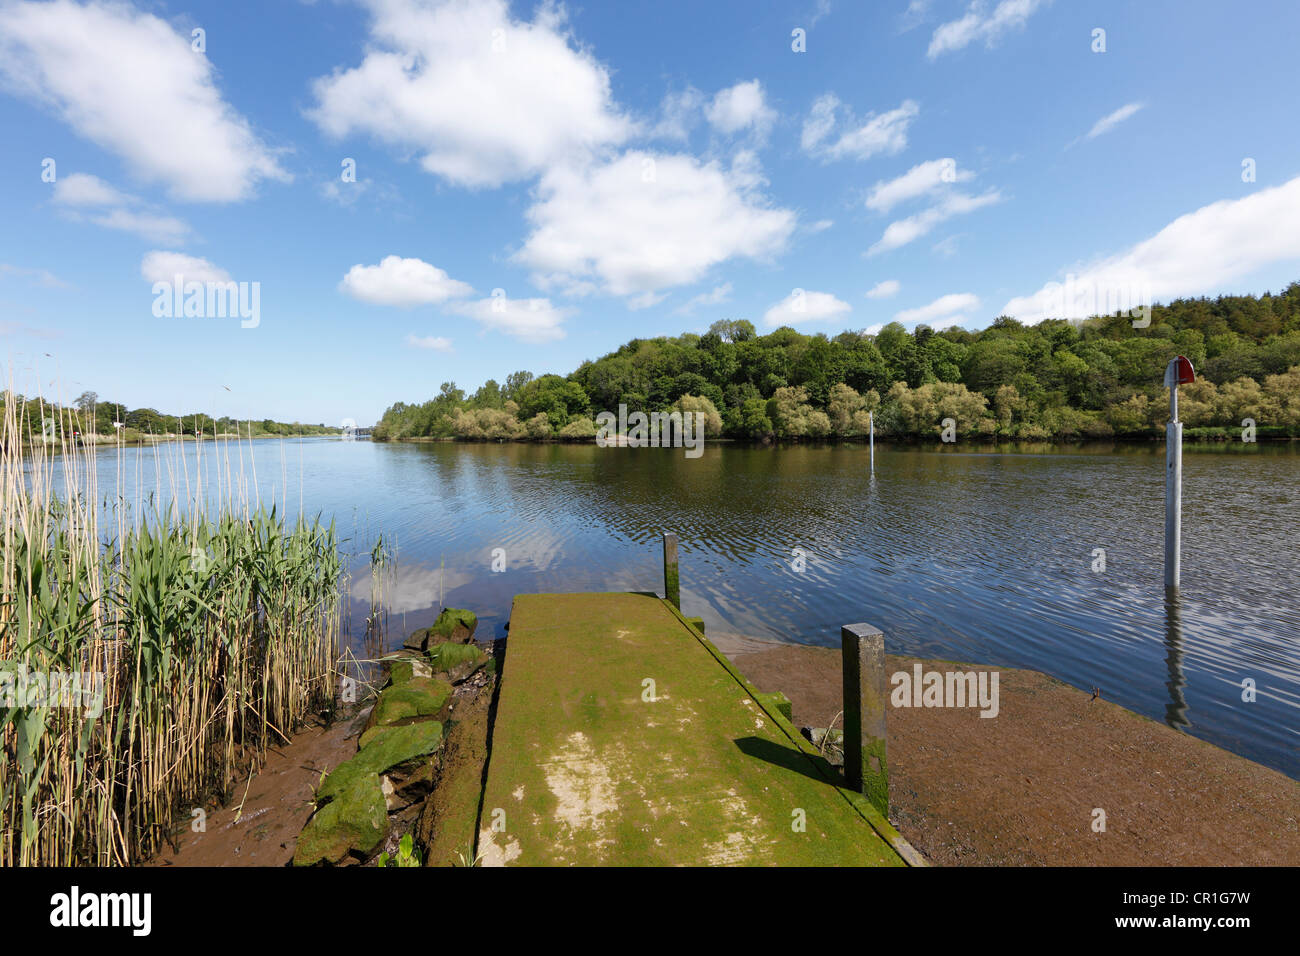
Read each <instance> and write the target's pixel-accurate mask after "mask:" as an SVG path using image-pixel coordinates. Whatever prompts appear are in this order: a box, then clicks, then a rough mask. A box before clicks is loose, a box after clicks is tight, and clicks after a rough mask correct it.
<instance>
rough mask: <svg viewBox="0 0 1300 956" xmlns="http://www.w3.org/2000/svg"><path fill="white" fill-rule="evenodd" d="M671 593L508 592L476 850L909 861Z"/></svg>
mask: <svg viewBox="0 0 1300 956" xmlns="http://www.w3.org/2000/svg"><path fill="white" fill-rule="evenodd" d="M835 779H836V775H835V774H834V772H833V771H832V770H831V768H830V767H829V766H828V765H826V763H825V762H824V761H823V760H822V759H821V758H820V757H818V756H817V755H816V754H815V752H814V751H812V749H811V747H810V746H808V745H807V744H806V742H805V741H803V739H802V738H801V737H800V736H799V735H798V733H797V732H796V731H795V729H794V728H793V727H792V726H791V725H790V724H789V723H788V721H786V720H785V718H784V717H783V716H782V715H781V714H780V713H779V712H777V711H776V710H775V708H773V707H771V706H770V705H768V706H765V705H764V702H763V701H762V700H761V698H760V695H757V693H756V691H755V690H754V689H753V688H752V687H751V686H750V685H749V684H748V683H747V682H746V681H745V680H744V678H743V677H741V676H740V675H739V674H738V673H737V672H736V671H735V670H734V668H732V667H731V665H730V664H729V663H728V662H727V661H726V659H725V658H723V657H722V655H721V654H720V653H718V652H717V651H716V649H714V648H713V646H712V645H711V644H709V642H708V641H707V640H705V639H704V637H703V636H702V635H701V634H700V633H699V632H698V631H696V630H695V629H694V628H693V627H691V626H690V625H689V624H688V623H687V622H686V620H685V619H684V618H682V617H681V615H680V614H679V613H678V612H677V611H676V609H675V608H674V607H673V606H672V605H671V604H669V603H668V602H666V601H664V600H662V599H660V598H657V597H654V596H650V595H640V594H622V593H615V594H534V595H521V596H519V597H516V598H515V602H514V608H513V611H512V613H511V617H510V634H509V638H508V640H507V642H506V657H505V665H504V671H503V676H502V685H501V691H500V700H499V705H498V710H497V716H496V722H495V725H494V727H493V732H492V751H491V756H490V758H489V762H488V775H487V783H486V788H485V792H484V799H483V806H482V810H481V812H480V815H479V842H478V852H479V854H480V855H481V857H482V859H483V862H484V864H486V865H503V864H512V865H532V866H566V865H579V866H591V865H604V866H609V865H614V866H624V865H632V866H645V865H649V866H661V865H738V864H739V865H771V864H776V865H793V866H801V865H813V866H815V865H854V866H899V865H904V864H905V863H906V862H908V861H913V862H920V860H919V857H917V856H916V855H915V851H914V850H912V848H911V847H910V846H908V845H907V844H906V842H905V841H903V839H902V837H900V836H899V835H898V834H897V832H896V831H895V830H894V829H893V828H892V827H891V826H890V825H889V824H888V822H887V821H885V820H883V818H881V817H880V816H879V814H878V813H876V812H875V810H874V809H873V808H871V806H870V805H869V804H868V803H867V802H866V801H865V800H863V799H862V798H861V797H860V796H859V795H857V794H854V793H851V792H849V791H846V790H843V789H841V788H840V787H837V786H836V785H835V783H834V782H833V781H834V780H835Z"/></svg>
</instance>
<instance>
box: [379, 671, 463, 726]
mask: <svg viewBox="0 0 1300 956" xmlns="http://www.w3.org/2000/svg"><path fill="white" fill-rule="evenodd" d="M450 696H451V685H450V684H448V683H447V682H446V681H444V680H437V679H435V678H430V677H412V678H411V679H410V680H408V681H406V682H405V683H402V684H393V685H391V686H389V687H387V688H385V689H384V690H383V691H382V692H381V693H380V695H379V699H378V700H377V701H375V709H374V710H372V711H371V712H370V719H369V720H368V721H366V727H365V729H366V730H369V729H370V728H371V727H385V726H388V725H389V724H395V723H397V722H398V721H399V720H407V719H410V718H413V717H432V716H434V715H435V714H437V713H438V711H440V710H442V706H443V704H445V703H446V702H447V698H448V697H450Z"/></svg>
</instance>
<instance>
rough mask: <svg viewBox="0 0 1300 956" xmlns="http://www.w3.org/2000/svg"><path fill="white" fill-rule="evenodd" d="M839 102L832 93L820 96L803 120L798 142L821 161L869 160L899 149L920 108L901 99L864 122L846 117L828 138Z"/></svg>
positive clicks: (911, 102)
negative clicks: (836, 135) (841, 129)
mask: <svg viewBox="0 0 1300 956" xmlns="http://www.w3.org/2000/svg"><path fill="white" fill-rule="evenodd" d="M840 106H841V103H840V101H839V98H838V97H837V96H836V95H835V94H834V93H825V94H823V95H822V96H819V97H818V98H817V100H816V101H815V102H814V103H813V105H812V110H811V111H810V112H809V114H808V118H807V119H806V120H804V124H803V133H802V135H801V136H800V145H802V146H803V149H804V151H805V152H807V153H810V154H811V155H814V156H819V157H821V159H822V160H824V161H825V160H832V159H844V158H846V157H848V158H852V159H870V158H871V157H872V156H876V155H879V154H882V153H883V154H892V153H898V152H901V151H902V150H903V149H904V148H905V147H906V146H907V127H908V126H909V125H910V124H911V122H912V120H913V119H915V118H916V115H917V114H918V113H919V112H920V111H921V108H920V106H918V105H917V104H916V103H915V102H914V101H913V100H904V101H903V102H902V103H901V104H900V105H899V106H898V108H897V109H892V110H889V111H888V112H886V113H878V114H877V113H870V114H868V116H867V119H866V120H865V121H860V120H855V119H854V118H853V117H852V116H848V117H847V118H846V120H845V123H844V124H843V125H844V126H847V127H849V128H848V129H846V130H844V132H842V133H840V135H839V138H838V139H828V137H831V134H832V132H834V130H835V127H836V125H837V123H838V120H837V118H836V114H837V112H838V111H839V108H840Z"/></svg>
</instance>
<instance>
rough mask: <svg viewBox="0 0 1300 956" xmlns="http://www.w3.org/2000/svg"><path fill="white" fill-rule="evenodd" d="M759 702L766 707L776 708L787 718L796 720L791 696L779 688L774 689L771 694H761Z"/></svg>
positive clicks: (791, 720) (792, 720)
mask: <svg viewBox="0 0 1300 956" xmlns="http://www.w3.org/2000/svg"><path fill="white" fill-rule="evenodd" d="M758 702H759V703H760V704H762V705H763V706H764V707H770V708H771V709H772V710H775V711H776V712H777V713H779V714H780V715H781V716H782V717H784V718H785V719H786V720H788V721H790V722H792V723H793V722H794V705H793V704H791V703H790V698H788V697H786V696H785V694H783V693H781V692H780V691H779V690H774V691H772V693H770V694H759V695H758Z"/></svg>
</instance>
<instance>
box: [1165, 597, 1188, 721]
mask: <svg viewBox="0 0 1300 956" xmlns="http://www.w3.org/2000/svg"><path fill="white" fill-rule="evenodd" d="M1181 615H1182V610H1181V607H1180V601H1179V595H1178V589H1177V588H1165V648H1166V654H1165V665H1166V666H1167V667H1168V669H1169V680H1168V681H1166V682H1165V686H1166V687H1168V688H1169V704H1168V705H1167V706H1166V707H1165V723H1167V724H1168V725H1169V726H1170V727H1174V728H1177V729H1179V730H1182V729H1184V728H1187V727H1190V726H1192V723H1191V721H1190V720H1188V718H1187V698H1186V696H1185V695H1184V694H1183V688H1184V687H1186V686H1187V678H1186V677H1185V676H1184V675H1183V623H1182V616H1181Z"/></svg>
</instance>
